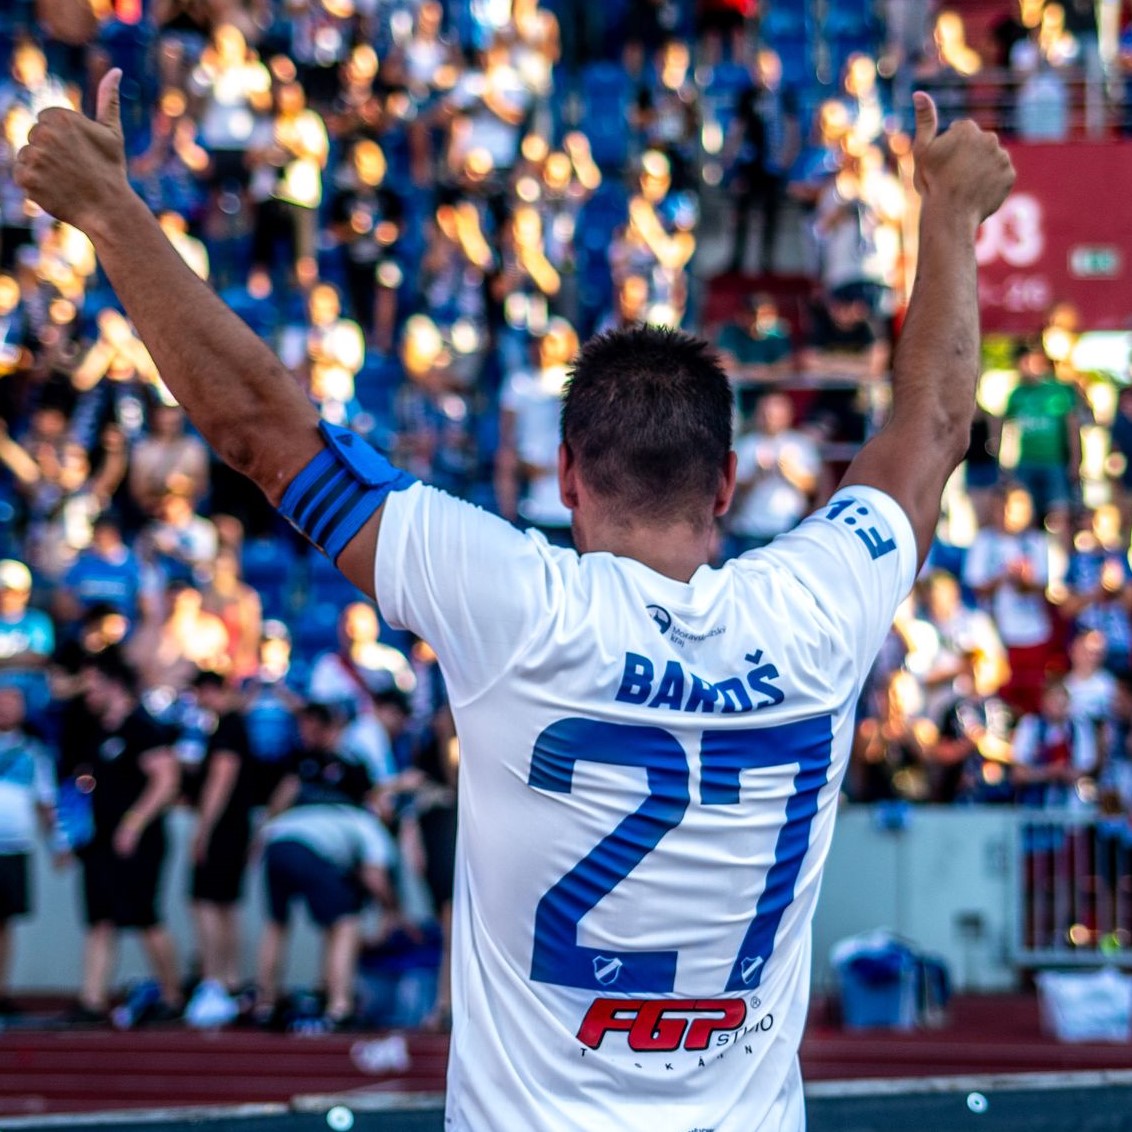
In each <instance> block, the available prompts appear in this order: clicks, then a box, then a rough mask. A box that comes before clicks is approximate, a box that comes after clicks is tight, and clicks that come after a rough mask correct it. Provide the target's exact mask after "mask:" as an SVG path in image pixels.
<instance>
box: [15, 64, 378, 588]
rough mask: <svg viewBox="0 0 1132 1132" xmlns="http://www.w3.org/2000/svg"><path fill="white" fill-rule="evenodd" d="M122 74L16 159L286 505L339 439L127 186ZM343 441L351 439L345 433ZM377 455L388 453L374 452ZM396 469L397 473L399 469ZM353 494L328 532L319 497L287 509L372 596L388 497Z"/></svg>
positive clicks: (234, 451)
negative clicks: (90, 112)
mask: <svg viewBox="0 0 1132 1132" xmlns="http://www.w3.org/2000/svg"><path fill="white" fill-rule="evenodd" d="M120 78H121V72H119V71H117V70H114V71H111V72H110V73H109V74H108V75H107V76H106V78H104V79H103V81H102V83H101V84H100V86H99V90H98V102H97V105H98V110H97V115H96V118H95V119H93V120H92V119H89V118H86V117H84V116H83V115H82V114H78V113H75V112H74V111H71V110H61V109H51V110H45V111H44V112H43V113H42V114H40V116H39V120H38V122H37V124H36V125H35V126H34V127H33V128H32V131H31V134H30V136H29V141H28V144H27V145H26V146H25V147H24V148H23V149H22V150H20V153H19V156H18V158H17V166H16V181H17V183H18V184H19V186H20V187H21V188H22V189H23V190H24V191H25V192H26V193H27V195H28V197H29V198H30V199H31V200H33V201H34V202H35V203H36V204H38V205H39V206H40V207H42V208H43V209H44V210H45V211H47V212H49V213H50V214H51V215H53V216H55V217H57V218H58V219H60V220H64V221H66V222H67V223H69V224H72V225H74V226H75V227H76V228H78V229H79V230H80V231H82V232H85V233H86V235H87V236H88V237H89V238H90V240H91V242H92V243H93V244H94V247H95V251H96V253H97V255H98V259H99V262H100V263H101V264H102V267H103V269H104V270H105V272H106V274H107V276H108V277H109V279H110V282H111V284H112V285H113V287H114V290H115V291H116V293H117V294H118V297H119V298H120V299H121V300H122V303H123V305H124V306H125V308H126V311H127V313H128V314H129V316H130V318H131V320H132V321H133V323H134V326H135V327H136V328H137V330H138V333H139V334H140V335H141V338H142V340H143V341H144V343H145V345H146V347H147V349H148V350H149V352H150V354H151V355H152V356H153V359H154V361H155V362H156V363H157V367H158V369H159V370H160V373H161V377H162V380H163V381H164V382H165V384H166V385H167V386H168V387H169V389H170V390H171V391H172V393H173V395H174V396H175V397H176V398H177V400H178V401H179V402H180V403H181V404H182V405H183V406H184V407H185V410H186V411H187V413H188V415H189V417H190V418H191V420H192V422H193V424H194V425H195V426H196V427H197V429H199V431H200V433H201V434H202V435H203V436H204V438H205V439H206V440H207V441H208V442H209V443H210V444H211V445H212V447H213V448H214V449H215V450H216V452H217V453H218V455H219V456H220V457H221V459H223V460H224V461H225V463H227V464H229V465H230V466H231V467H233V468H235V469H236V470H237V471H239V472H242V473H243V474H244V475H246V476H248V477H249V478H250V479H251V480H253V481H254V482H255V483H256V484H257V485H258V486H259V487H260V488H261V489H262V490H263V492H264V494H265V495H266V496H267V497H268V499H270V500H271V502H272V503H273V504H274V505H275V506H277V507H278V506H280V505H281V504H285V498H284V497H285V494H286V492H287V489H288V488H289V487H290V486H291V485H292V484H293V483H295V482H296V480H297V478H298V477H299V476H300V474H301V473H304V472H307V471H308V470H309V469H312V468H315V467H316V465H315V463H314V462H315V461H316V460H322V461H323V465H324V466H323V467H322V471H321V473H320V474H323V475H328V476H329V475H331V474H333V469H331V468H329V466H328V460H329V459H330V457H328V456H327V455H326V454H327V453H332V452H333V448H332V446H331V445H330V444H329V442H328V441H329V438H328V435H327V434H326V433H325V431H324V429H323V428H322V427H321V426H320V421H319V417H318V414H317V412H316V411H315V409H314V407H313V406H312V405H311V403H310V401H309V400H308V399H307V396H306V394H305V393H304V392H303V390H302V389H301V388H300V387H299V385H298V384H297V383H296V382H295V380H294V379H293V377H292V376H291V374H290V373H289V372H288V371H287V369H286V368H285V367H284V366H283V364H282V363H281V362H280V361H279V359H278V358H277V357H276V356H275V355H274V354H273V353H272V352H271V350H270V349H269V348H268V347H267V346H266V345H265V344H264V343H263V342H261V341H260V339H259V338H258V337H257V336H256V334H255V333H254V332H253V331H252V330H251V329H250V328H249V327H248V326H246V325H245V324H244V322H243V321H242V320H241V319H240V318H239V317H238V316H237V315H236V314H235V313H234V312H233V311H231V310H230V309H229V308H228V307H227V306H226V305H225V304H224V303H223V302H222V301H221V300H220V299H219V298H218V297H217V295H216V294H215V293H214V292H213V291H212V290H211V289H210V288H209V287H208V286H207V285H206V284H205V283H203V282H202V281H201V280H200V279H199V278H198V277H197V276H196V275H195V274H194V273H193V271H192V270H191V269H190V268H189V267H188V266H187V265H186V264H185V262H184V260H182V259H181V257H180V255H179V254H178V253H177V252H176V250H175V249H174V248H173V246H172V245H171V244H170V243H169V241H168V239H167V238H166V236H165V234H164V233H163V232H162V231H161V229H160V227H159V226H158V224H157V221H156V219H155V218H154V216H153V214H152V213H151V212H150V210H149V208H148V207H147V206H146V204H145V203H144V202H143V201H142V200H141V198H140V197H138V196H137V194H136V193H135V192H134V191H133V190H132V189H131V188H130V185H129V181H128V179H127V175H126V158H125V150H124V147H123V139H122V128H121V123H120V119H119V107H118V82H119V80H120ZM345 443H346V445H347V446H349V445H350V443H351V442H350V439H349V438H348V437H347V438H345ZM360 447H361V446H359V445H354V446H353V450H354V451H355V452H356V451H357V450H358V449H359V448H360ZM373 459H380V458H379V457H377V455H376V453H374V454H373ZM369 467H370V469H371V471H372V472H374V475H373V477H372V478H375V479H378V480H380V478H381V476H380V475H379V474H377V472H378V471H379V469H375V468H374V465H373V464H372V461H371V462H370V465H369ZM388 474H389V476H390V478H393V477H395V476H396V472H395V470H394V469H392V468H389V469H388ZM331 486H332V487H334V488H335V498H337V499H345V498H346V495H345V492H346V490H347V487H349V489H350V491H352V492H353V491H354V489H355V487H356V486H357V484H356V482H355V483H351V484H350V485H345V484H342V483H338V484H336V485H331ZM351 498H357V504H358V505H357V506H356V507H355V508H353V509H352V511H353V512H354V513H353V514H351V515H349V516H346V517H345V518H346V519H347V520H348V522H347V523H346V525H345V526H342V525H341V523H339V524H338V525H337V526H335V528H334V530H333V531H329V532H328V531H327V530H325V529H321V527H322V523H323V521H324V520H328V519H329V520H332V521H336V517H335V516H334V515H328V514H327V512H328V511H330V510H331V508H329V507H328V506H321V505H320V504H319V501H318V500H317V499H315V500H313V501H308V507H307V508H306V509H305V510H304V509H302V508H300V509H299V510H298V511H296V507H295V506H294V504H297V503H301V502H302V500H301V499H295V498H292V499H291V501H290V502H291V503H292V505H293V506H291V508H290V511H289V512H288V508H287V507H286V506H284V508H283V509H284V511H285V513H288V517H290V518H292V519H293V521H296V522H297V525H299V526H300V527H302V526H304V522H305V523H306V525H307V526H313V525H314V524H315V522H316V521H318V523H319V527H320V530H321V534H322V535H323V536H325V537H324V538H321V539H320V538H315V539H314V541H316V542H318V544H319V545H320V546H321V547H323V548H324V549H325V550H326V551H327V553H328V554H331V556H332V557H333V558H334V559H335V561H336V562H337V564H338V566H339V568H340V569H341V570H342V572H343V573H344V574H346V576H347V577H348V578H349V579H350V580H351V581H352V582H353V583H354V584H355V585H357V586H358V587H359V588H360V589H362V590H363V591H364V592H365V593H367V594H370V595H372V594H373V588H374V587H373V561H374V553H375V550H376V546H377V533H378V525H379V523H380V515H381V507H380V498H384V497H383V496H382V497H380V498H379V497H378V496H374V495H367V496H366V497H365V498H364V499H363V498H362V497H361V496H360V495H357V494H356V492H355V494H354V495H352V496H351ZM375 500H376V501H375ZM324 502H325V500H324ZM370 503H372V506H368V509H366V506H367V504H370ZM363 510H365V517H364V521H362V519H361V512H362V511H363ZM337 518H338V519H341V518H342V516H338V517H337ZM304 533H308V534H309V533H310V532H309V531H305V532H304ZM315 533H316V534H318V533H320V532H319V531H316V532H315ZM331 534H333V535H335V536H337V537H336V540H335V542H334V543H333V544H331V543H330V542H329V541H327V539H328V538H329V535H331Z"/></svg>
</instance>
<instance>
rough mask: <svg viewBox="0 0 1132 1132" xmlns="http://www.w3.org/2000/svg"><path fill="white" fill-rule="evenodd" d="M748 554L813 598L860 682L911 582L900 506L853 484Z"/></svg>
mask: <svg viewBox="0 0 1132 1132" xmlns="http://www.w3.org/2000/svg"><path fill="white" fill-rule="evenodd" d="M752 553H753V554H755V555H759V556H762V558H763V560H764V561H765V560H770V561H772V562H773V563H774V564H775V565H777V566H779V567H782V568H784V569H786V570H788V571H789V572H790V573H791V574H793V575H794V577H795V578H797V579H798V581H799V582H800V583H801V584H802V585H803V586H804V587H805V588H806V589H807V590H808V591H809V592H810V593H811V594H812V595H813V597H814V600H815V601H816V603H817V605H818V607H819V608H820V609H821V610H822V611H823V612H824V614H825V615H826V617H827V618H828V620H829V622H830V624H831V626H832V628H833V630H834V632H835V633H836V635H837V638H838V639H839V641H840V642H841V643H842V647H844V648H847V649H850V650H851V651H852V652H853V654H854V655H855V656H856V658H857V668H858V671H859V672H860V673H861V678H862V679H864V675H865V673H867V672H868V670H869V666H870V665H871V664H872V662H873V659H874V658H875V656H876V654H877V651H878V650H879V649H880V646H881V644H882V643H883V641H884V638H885V634H886V633H887V632H888V630H889V628H890V627H891V625H892V619H893V616H894V615H895V613H896V608H897V606H898V605H899V604H900V603H901V601H903V600H904V598H905V596H906V595H907V593H908V591H909V590H910V589H911V588H912V583H913V581H914V580H915V577H916V564H917V553H916V539H915V535H914V534H913V532H912V525H911V523H910V522H909V521H908V517H907V516H906V515H905V514H904V512H903V510H902V509H901V508H900V506H899V505H898V504H897V503H896V502H895V501H894V500H893V499H892V498H891V497H890V496H888V495H886V494H885V493H884V492H883V491H879V490H878V489H876V488H873V487H867V486H865V485H862V484H854V485H853V486H852V487H848V488H843V489H842V490H841V491H839V492H838V493H837V494H836V495H834V497H833V498H832V499H831V500H830V501H829V502H828V503H827V504H826V505H825V506H824V507H822V508H821V509H820V510H818V511H816V512H815V513H814V514H813V515H811V516H810V517H809V518H808V519H806V520H805V521H804V522H802V523H801V524H799V526H797V527H795V528H794V530H792V531H790V532H789V533H788V534H785V535H780V536H779V537H778V538H776V539H775V540H774V542H773V543H772V544H771V545H770V546H769V547H767V548H766V549H764V550H761V551H754V552H752Z"/></svg>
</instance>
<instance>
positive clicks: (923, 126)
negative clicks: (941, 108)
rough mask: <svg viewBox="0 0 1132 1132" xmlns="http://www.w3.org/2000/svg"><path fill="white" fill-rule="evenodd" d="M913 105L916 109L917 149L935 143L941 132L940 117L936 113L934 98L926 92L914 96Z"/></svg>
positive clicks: (919, 92) (918, 92)
mask: <svg viewBox="0 0 1132 1132" xmlns="http://www.w3.org/2000/svg"><path fill="white" fill-rule="evenodd" d="M912 104H913V105H914V106H915V108H916V138H915V143H914V144H915V146H916V148H917V149H919V148H921V147H923V146H925V145H927V144H928V143H929V142H931V141H933V140H934V138H935V136H936V134H937V133H938V132H939V115H938V114H937V113H936V108H935V103H934V102H933V101H932V96H931V95H930V94H928V93H927V92H925V91H922V90H918V91H916V93H915V94H913V95H912Z"/></svg>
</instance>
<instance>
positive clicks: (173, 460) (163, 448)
mask: <svg viewBox="0 0 1132 1132" xmlns="http://www.w3.org/2000/svg"><path fill="white" fill-rule="evenodd" d="M128 483H129V489H130V497H131V498H132V499H133V501H134V503H135V504H136V505H137V507H138V508H139V510H140V511H141V512H142V514H143V515H148V516H157V515H158V514H159V512H160V510H161V507H162V504H163V503H164V501H165V497H166V496H167V495H169V494H170V493H171V492H173V493H177V494H180V495H183V496H186V497H187V498H189V499H191V500H192V501H193V502H194V503H198V502H200V500H201V499H203V498H204V496H205V495H206V494H207V492H208V449H207V448H205V446H204V444H203V443H202V442H201V440H200V438H199V437H197V436H192V435H190V434H187V433H186V432H185V414H184V412H183V411H182V410H181V409H180V407H179V406H177V405H169V404H166V403H164V402H162V401H158V402H156V403H154V404H153V405H152V407H151V409H150V411H149V430H148V432H147V433H146V435H144V436H142V437H141V438H140V439H139V440H138V441H137V443H136V444H135V445H134V446H133V449H132V450H131V452H130V473H129V479H128Z"/></svg>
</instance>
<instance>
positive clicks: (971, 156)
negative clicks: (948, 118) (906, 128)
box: [912, 91, 1014, 223]
mask: <svg viewBox="0 0 1132 1132" xmlns="http://www.w3.org/2000/svg"><path fill="white" fill-rule="evenodd" d="M913 100H914V102H915V106H916V137H915V140H914V141H913V143H912V156H913V157H914V158H915V161H916V174H915V186H916V191H917V192H918V193H919V194H920V196H921V198H922V199H923V200H924V202H925V204H927V203H928V202H929V201H930V202H932V203H933V204H939V205H942V206H943V207H944V208H947V209H950V210H955V211H957V212H959V213H961V214H965V215H968V216H972V217H973V218H974V219H975V222H976V223H982V221H984V220H986V218H987V217H988V216H990V214H991V213H992V212H995V211H996V210H997V209H998V207H999V205H1001V204H1002V202H1003V201H1004V200H1006V197H1007V194H1008V193H1009V192H1010V190H1011V188H1013V186H1014V166H1013V165H1012V164H1011V162H1010V157H1009V155H1008V154H1007V152H1006V150H1005V149H1003V148H1002V146H1001V145H1000V144H999V141H998V136H997V135H996V134H992V133H988V132H987V131H986V130H982V129H980V128H979V127H978V126H976V125H975V123H974V122H972V121H971V120H970V119H968V118H964V119H963V120H962V121H960V122H956V123H955V124H954V125H952V126H951V128H950V129H948V131H947V132H946V133H944V134H941V133H940V132H939V115H938V114H937V113H936V107H935V103H934V102H933V101H932V99H931V96H930V95H928V94H925V93H924V92H923V91H916V93H915V95H913Z"/></svg>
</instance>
